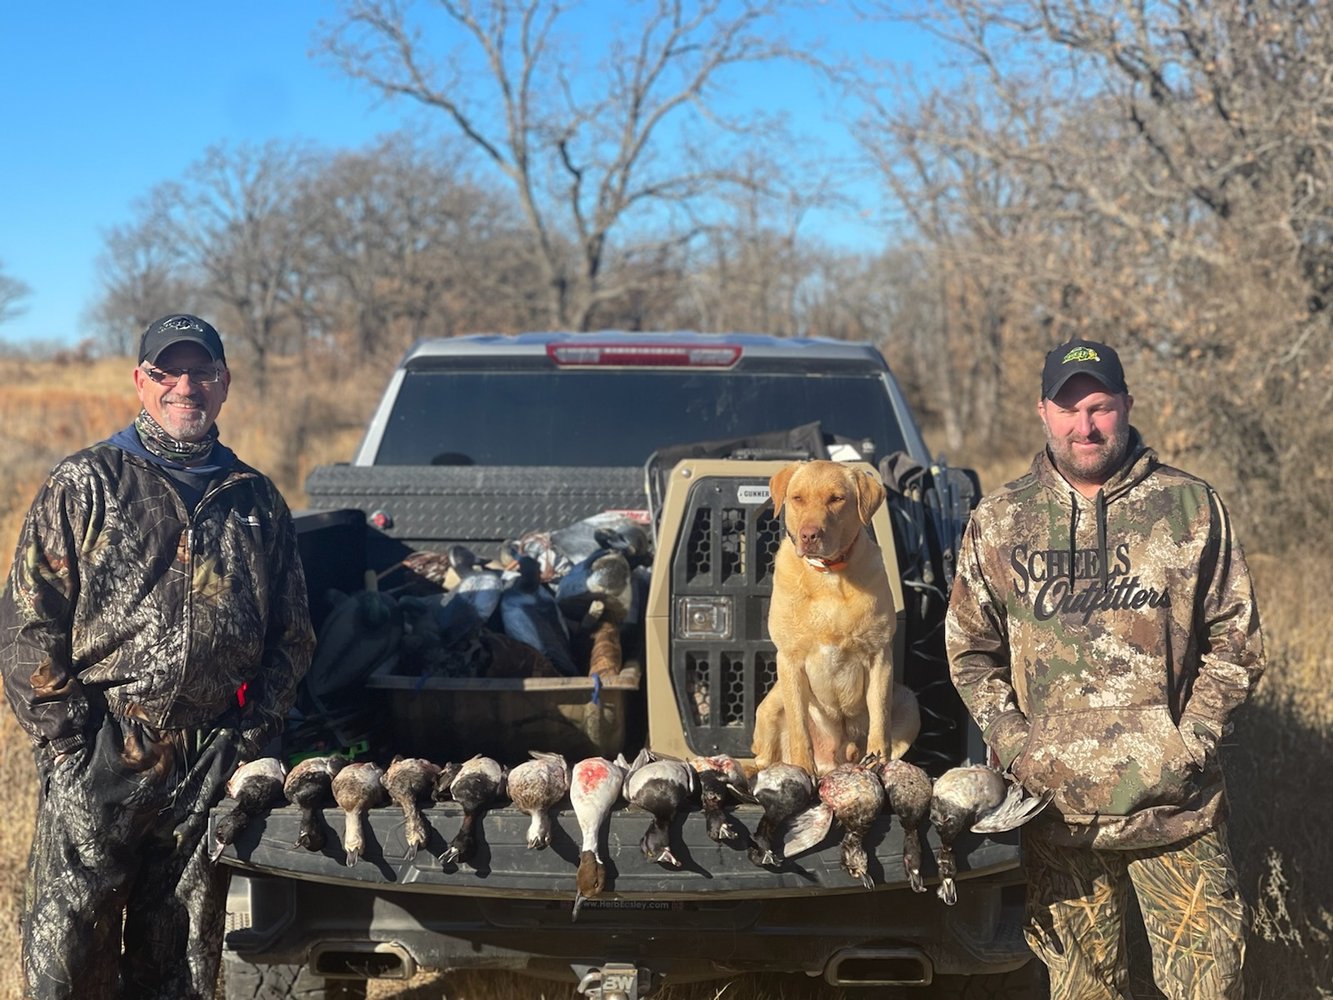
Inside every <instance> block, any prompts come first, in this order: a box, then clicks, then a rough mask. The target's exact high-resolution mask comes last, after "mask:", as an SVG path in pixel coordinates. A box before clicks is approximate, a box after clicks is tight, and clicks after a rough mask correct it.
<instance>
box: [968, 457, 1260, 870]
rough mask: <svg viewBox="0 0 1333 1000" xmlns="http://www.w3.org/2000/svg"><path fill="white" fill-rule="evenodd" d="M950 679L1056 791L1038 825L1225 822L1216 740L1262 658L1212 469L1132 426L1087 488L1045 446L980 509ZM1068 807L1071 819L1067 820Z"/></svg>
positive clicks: (1042, 785) (1069, 838) (1019, 761)
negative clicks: (1208, 744) (1183, 458)
mask: <svg viewBox="0 0 1333 1000" xmlns="http://www.w3.org/2000/svg"><path fill="white" fill-rule="evenodd" d="M946 637H947V639H946V641H947V645H948V651H949V666H950V672H951V674H952V676H953V681H954V684H955V686H956V687H957V688H958V692H959V694H960V695H961V696H962V698H963V701H964V702H965V703H966V705H967V707H968V709H969V710H970V711H971V713H972V715H973V717H974V718H975V719H976V721H977V724H978V725H979V726H980V727H981V730H982V733H983V734H984V736H985V738H986V742H987V743H988V744H989V745H990V746H991V748H992V749H994V751H995V752H996V754H997V755H998V756H999V759H1000V762H1001V764H1003V765H1004V766H1006V767H1012V769H1013V771H1014V773H1015V774H1016V775H1018V776H1019V777H1020V778H1021V779H1022V781H1023V783H1024V785H1025V786H1027V787H1028V788H1029V789H1030V790H1031V791H1034V792H1038V791H1041V790H1044V789H1046V788H1053V789H1054V790H1055V799H1054V802H1053V806H1054V808H1053V809H1048V810H1047V816H1050V817H1051V818H1050V819H1048V820H1047V821H1046V822H1044V823H1040V824H1038V825H1037V826H1036V829H1034V830H1033V832H1034V833H1040V834H1042V835H1044V836H1046V837H1048V838H1049V839H1051V840H1053V841H1055V842H1062V843H1073V844H1083V845H1087V846H1094V847H1098V848H1103V847H1107V848H1122V847H1149V846H1157V845H1164V844H1170V843H1175V842H1176V841H1179V840H1181V839H1183V838H1185V837H1188V836H1191V835H1193V834H1196V833H1199V832H1201V831H1203V830H1206V829H1209V828H1211V827H1212V826H1214V825H1216V824H1217V823H1218V822H1219V821H1220V820H1221V818H1222V817H1223V815H1224V813H1225V808H1226V801H1225V790H1224V788H1223V785H1222V774H1221V769H1220V767H1219V766H1218V762H1217V759H1216V755H1215V754H1208V755H1205V757H1204V759H1203V760H1196V759H1195V756H1196V755H1195V754H1191V753H1190V751H1189V748H1188V747H1187V746H1186V743H1185V741H1183V740H1182V738H1181V732H1182V731H1184V730H1185V729H1186V727H1196V726H1197V727H1202V728H1201V729H1194V730H1193V732H1197V733H1202V734H1206V736H1207V737H1208V738H1209V739H1210V740H1211V741H1215V740H1216V739H1218V738H1220V737H1221V735H1222V734H1223V733H1224V732H1225V731H1227V722H1228V717H1229V716H1230V715H1231V713H1232V711H1233V710H1234V709H1235V708H1236V707H1237V706H1238V705H1240V704H1241V703H1242V702H1243V701H1245V699H1246V698H1247V697H1248V695H1249V693H1250V691H1251V689H1252V688H1253V686H1254V684H1255V682H1256V681H1257V680H1258V678H1259V675H1260V673H1261V672H1262V670H1263V640H1262V637H1261V634H1260V630H1259V615H1258V611H1257V608H1256V606H1255V601H1254V593H1253V588H1252V586H1251V583H1250V577H1249V571H1248V570H1247V568H1246V565H1245V558H1244V555H1243V554H1242V552H1241V549H1240V545H1239V544H1238V543H1237V541H1236V540H1235V538H1234V537H1233V536H1232V529H1231V520H1230V518H1229V517H1228V515H1227V512H1226V509H1225V508H1224V507H1223V505H1222V502H1221V500H1220V499H1219V498H1218V496H1217V494H1216V493H1215V492H1214V491H1213V489H1212V488H1211V487H1210V486H1208V484H1207V483H1205V482H1203V481H1202V480H1200V479H1197V478H1195V477H1193V476H1190V475H1187V474H1186V473H1184V472H1181V471H1179V470H1178V469H1173V468H1170V467H1169V466H1166V465H1162V464H1160V463H1159V462H1158V461H1157V457H1156V455H1155V454H1154V453H1153V452H1152V450H1151V449H1148V448H1146V447H1144V446H1143V443H1142V440H1141V439H1140V437H1139V435H1138V432H1137V431H1135V432H1133V434H1132V436H1131V444H1130V457H1129V460H1128V461H1126V463H1125V465H1124V466H1123V467H1122V468H1121V470H1120V471H1119V472H1118V473H1116V475H1115V476H1114V477H1113V478H1112V480H1111V481H1109V482H1108V483H1106V485H1105V487H1104V488H1103V490H1102V491H1101V492H1100V493H1099V494H1098V496H1097V497H1096V498H1094V499H1092V500H1089V499H1086V498H1084V497H1082V496H1081V495H1079V494H1078V493H1076V492H1075V491H1074V490H1073V489H1072V488H1071V487H1070V486H1069V485H1068V483H1066V482H1065V480H1064V478H1063V477H1062V476H1061V475H1060V474H1059V473H1058V472H1057V471H1056V469H1055V467H1054V466H1053V465H1052V464H1051V461H1050V458H1049V456H1048V454H1047V453H1046V452H1045V451H1044V450H1043V452H1042V453H1041V454H1040V455H1038V456H1037V457H1036V460H1035V461H1034V462H1033V463H1032V468H1031V469H1030V470H1029V472H1028V473H1027V474H1026V475H1024V476H1023V477H1022V478H1020V479H1018V480H1016V481H1015V482H1012V483H1009V484H1007V485H1006V486H1004V487H1003V488H1002V489H1000V490H999V491H997V492H996V493H994V494H993V495H991V496H988V497H986V498H985V499H984V500H983V501H982V502H981V504H980V505H979V506H978V507H977V509H976V511H975V512H974V514H973V515H972V519H971V521H970V522H969V524H968V527H967V532H966V535H965V536H964V539H963V544H962V547H961V551H960V556H959V565H958V573H957V577H956V579H955V582H954V588H953V593H952V595H951V599H950V603H949V612H948V616H947V619H946ZM1061 820H1062V821H1061Z"/></svg>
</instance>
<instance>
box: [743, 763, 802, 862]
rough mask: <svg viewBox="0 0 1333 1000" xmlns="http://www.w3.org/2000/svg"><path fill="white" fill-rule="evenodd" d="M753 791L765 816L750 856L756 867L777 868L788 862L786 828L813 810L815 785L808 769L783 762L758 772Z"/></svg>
mask: <svg viewBox="0 0 1333 1000" xmlns="http://www.w3.org/2000/svg"><path fill="white" fill-rule="evenodd" d="M751 788H752V789H753V794H754V797H755V800H756V801H757V802H758V803H759V805H760V806H762V807H763V810H764V814H763V816H761V817H760V819H759V822H758V823H757V824H755V828H754V833H753V834H751V837H750V840H751V841H752V843H751V845H750V848H749V850H748V851H747V852H746V854H747V856H748V857H749V859H750V860H751V861H753V862H754V863H755V864H756V865H760V866H765V865H766V866H769V867H776V866H778V865H781V864H782V863H783V862H784V861H786V858H785V857H784V856H783V854H782V850H781V836H780V835H781V832H782V828H783V825H784V824H785V823H786V822H787V821H788V820H789V819H791V818H792V817H793V816H795V815H797V814H799V813H802V812H804V811H805V810H806V809H808V808H810V803H811V802H812V801H813V800H814V797H815V782H814V779H813V778H811V777H810V773H809V772H808V771H806V770H805V769H804V768H802V767H798V766H797V765H795V764H787V763H784V762H782V761H779V762H777V763H775V764H770V765H769V766H768V767H766V768H764V769H763V770H762V771H760V772H759V773H757V774H756V775H755V776H754V781H753V782H752V783H751Z"/></svg>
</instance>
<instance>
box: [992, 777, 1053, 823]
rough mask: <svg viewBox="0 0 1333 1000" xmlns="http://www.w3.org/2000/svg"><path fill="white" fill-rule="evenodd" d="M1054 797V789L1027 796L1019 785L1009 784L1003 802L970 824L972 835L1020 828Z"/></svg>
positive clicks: (1015, 783)
mask: <svg viewBox="0 0 1333 1000" xmlns="http://www.w3.org/2000/svg"><path fill="white" fill-rule="evenodd" d="M1054 797H1055V791H1054V789H1050V788H1048V789H1046V791H1044V792H1042V793H1041V794H1040V795H1032V796H1029V795H1027V794H1026V793H1025V792H1024V791H1023V788H1022V786H1021V785H1019V784H1018V783H1017V782H1010V784H1009V791H1008V792H1007V793H1006V794H1005V797H1004V801H1002V802H1001V803H1000V804H999V805H998V806H995V807H994V808H993V809H989V810H987V811H986V812H984V813H982V814H981V815H980V816H978V817H977V819H976V820H975V821H974V822H973V823H972V832H973V833H1003V832H1004V831H1005V830H1013V829H1015V828H1016V827H1020V826H1022V825H1023V824H1024V823H1026V822H1027V821H1028V820H1030V819H1032V818H1033V817H1034V816H1036V815H1037V814H1038V813H1039V812H1041V811H1042V810H1043V809H1045V808H1046V807H1047V806H1048V805H1049V804H1050V802H1051V799H1052V798H1054Z"/></svg>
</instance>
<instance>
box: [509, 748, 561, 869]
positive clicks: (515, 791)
mask: <svg viewBox="0 0 1333 1000" xmlns="http://www.w3.org/2000/svg"><path fill="white" fill-rule="evenodd" d="M529 754H530V756H531V757H532V760H525V761H524V762H523V763H521V764H519V765H517V766H516V767H515V768H514V769H513V770H511V771H510V772H509V780H508V785H509V800H510V801H511V802H513V803H514V805H515V806H516V807H517V808H518V809H520V810H522V811H523V812H525V813H527V814H528V815H529V816H531V817H532V822H531V823H530V824H529V825H528V847H529V848H530V849H534V850H541V849H542V848H544V847H546V846H547V845H548V844H550V842H551V816H550V810H551V809H553V808H555V806H556V804H557V803H559V802H560V801H561V800H562V799H563V798H564V797H565V794H566V793H567V792H568V791H569V764H568V763H567V762H566V760H565V758H564V757H563V756H562V755H561V754H558V753H545V752H543V751H540V750H532V751H529Z"/></svg>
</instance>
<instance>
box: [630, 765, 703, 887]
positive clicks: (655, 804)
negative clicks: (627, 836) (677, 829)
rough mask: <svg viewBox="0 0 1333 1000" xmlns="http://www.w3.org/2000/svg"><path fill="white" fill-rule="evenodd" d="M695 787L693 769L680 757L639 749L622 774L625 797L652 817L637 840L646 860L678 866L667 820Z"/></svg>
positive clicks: (686, 801) (683, 806) (682, 807)
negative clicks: (641, 836)
mask: <svg viewBox="0 0 1333 1000" xmlns="http://www.w3.org/2000/svg"><path fill="white" fill-rule="evenodd" d="M697 788H698V781H697V778H696V776H695V773H694V768H692V767H690V765H689V764H687V763H685V762H684V761H683V760H678V759H676V758H675V757H667V756H663V755H659V754H655V753H653V752H652V751H651V750H649V749H648V748H646V747H645V748H644V749H642V750H640V751H639V754H638V756H637V757H635V758H634V763H633V764H631V765H630V769H629V773H627V774H626V775H625V800H626V801H627V802H629V804H630V805H632V806H634V807H635V808H638V809H642V810H643V811H644V812H647V813H649V814H650V815H651V816H652V822H651V823H649V824H648V829H647V830H646V831H645V832H644V835H643V838H642V839H641V840H640V841H639V848H640V850H642V851H643V856H644V857H645V858H647V859H648V860H649V861H656V862H659V863H663V864H668V865H670V866H671V867H672V868H679V867H681V863H680V860H679V859H678V858H677V857H676V855H675V854H674V853H673V852H672V850H671V821H672V820H673V819H675V817H676V814H677V813H680V812H684V811H685V809H687V808H688V807H689V802H690V799H691V798H692V797H693V796H694V794H695V791H696V789H697Z"/></svg>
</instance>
